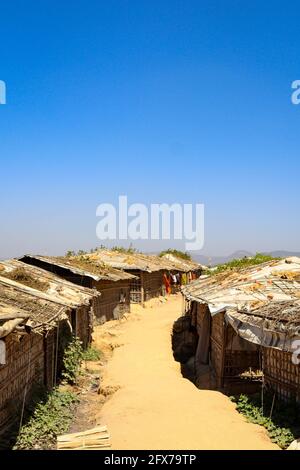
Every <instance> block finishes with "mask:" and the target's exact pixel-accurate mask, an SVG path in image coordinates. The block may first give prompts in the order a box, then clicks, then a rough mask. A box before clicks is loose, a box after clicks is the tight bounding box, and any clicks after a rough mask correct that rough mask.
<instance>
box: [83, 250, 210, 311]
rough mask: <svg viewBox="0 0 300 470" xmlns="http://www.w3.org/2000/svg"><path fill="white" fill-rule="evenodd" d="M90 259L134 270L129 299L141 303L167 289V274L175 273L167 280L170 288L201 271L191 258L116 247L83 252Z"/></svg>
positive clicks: (177, 288) (172, 290) (162, 293)
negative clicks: (183, 258)
mask: <svg viewBox="0 0 300 470" xmlns="http://www.w3.org/2000/svg"><path fill="white" fill-rule="evenodd" d="M86 256H87V257H88V258H89V259H90V260H92V261H97V262H101V263H104V264H105V265H107V266H111V267H113V268H115V269H119V270H122V271H124V272H127V273H130V274H133V275H134V276H135V278H134V279H132V281H131V283H130V299H131V302H133V303H140V304H143V303H144V302H145V301H147V300H150V299H152V298H154V297H159V296H161V295H164V294H165V293H167V292H166V282H165V281H166V277H167V278H170V277H171V276H177V280H176V282H172V281H171V280H170V282H169V284H170V285H171V286H173V288H171V289H170V292H169V293H171V292H173V293H175V292H176V291H178V290H179V288H180V286H181V284H182V283H184V284H185V283H187V282H189V280H191V279H192V278H196V277H197V276H198V274H199V273H200V272H201V266H200V265H199V264H197V263H194V262H191V261H187V262H186V261H185V260H181V259H179V258H177V257H173V259H168V257H159V256H155V255H146V254H144V253H135V252H133V253H131V252H130V253H129V252H126V251H125V252H123V251H118V250H111V251H109V250H106V249H99V250H97V251H96V252H94V253H90V254H88V255H86ZM184 279H186V281H185V282H183V280H184Z"/></svg>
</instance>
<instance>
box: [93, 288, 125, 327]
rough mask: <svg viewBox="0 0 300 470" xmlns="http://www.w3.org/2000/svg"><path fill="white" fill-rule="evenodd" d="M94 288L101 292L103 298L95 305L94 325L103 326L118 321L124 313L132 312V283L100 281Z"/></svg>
mask: <svg viewBox="0 0 300 470" xmlns="http://www.w3.org/2000/svg"><path fill="white" fill-rule="evenodd" d="M94 287H96V289H97V290H99V291H100V292H101V297H100V298H98V299H95V302H94V304H93V313H94V323H95V324H96V325H97V324H102V323H105V322H106V321H108V320H117V319H119V318H121V317H122V316H123V315H124V313H127V312H130V281H129V280H120V281H115V282H113V281H99V282H96V281H95V282H94Z"/></svg>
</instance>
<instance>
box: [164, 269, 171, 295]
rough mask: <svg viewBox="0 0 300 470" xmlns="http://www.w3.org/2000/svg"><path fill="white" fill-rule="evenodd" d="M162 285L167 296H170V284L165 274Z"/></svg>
mask: <svg viewBox="0 0 300 470" xmlns="http://www.w3.org/2000/svg"><path fill="white" fill-rule="evenodd" d="M164 285H165V288H166V293H167V294H171V291H172V289H171V282H170V279H169V277H168V276H167V275H166V273H164Z"/></svg>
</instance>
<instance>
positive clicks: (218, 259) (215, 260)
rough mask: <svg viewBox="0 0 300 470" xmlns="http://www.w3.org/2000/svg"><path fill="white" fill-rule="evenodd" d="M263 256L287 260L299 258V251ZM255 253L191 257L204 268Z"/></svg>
mask: <svg viewBox="0 0 300 470" xmlns="http://www.w3.org/2000/svg"><path fill="white" fill-rule="evenodd" d="M263 254H265V255H269V256H274V257H275V258H287V257H289V256H298V257H300V252H299V251H285V250H277V251H269V252H263ZM254 255H255V253H251V252H250V251H246V250H239V251H235V252H234V253H232V254H231V255H229V256H204V255H193V254H192V258H193V260H195V261H196V262H197V263H200V264H204V265H206V266H208V265H210V266H216V265H217V264H224V263H228V262H229V261H231V260H233V259H239V258H244V257H245V256H254Z"/></svg>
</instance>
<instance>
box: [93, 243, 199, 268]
mask: <svg viewBox="0 0 300 470" xmlns="http://www.w3.org/2000/svg"><path fill="white" fill-rule="evenodd" d="M85 256H87V257H88V258H89V259H90V260H92V261H94V262H100V263H104V264H105V265H108V266H111V267H114V268H117V269H123V270H126V271H134V270H138V271H144V272H148V273H151V272H156V271H180V272H189V271H195V270H199V269H201V266H200V265H199V264H198V263H195V262H193V261H189V260H183V259H181V258H177V257H176V256H174V255H165V256H162V257H159V256H156V255H147V254H145V253H126V252H123V251H117V250H111V251H109V250H106V249H99V250H97V251H96V252H94V253H89V254H87V255H85Z"/></svg>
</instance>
